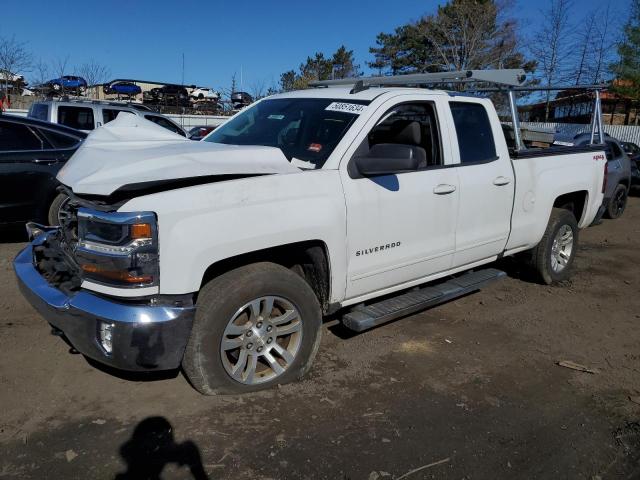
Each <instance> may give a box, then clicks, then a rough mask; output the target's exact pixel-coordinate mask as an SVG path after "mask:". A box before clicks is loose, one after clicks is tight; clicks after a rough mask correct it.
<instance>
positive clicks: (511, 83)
mask: <svg viewBox="0 0 640 480" xmlns="http://www.w3.org/2000/svg"><path fill="white" fill-rule="evenodd" d="M525 80H526V74H525V72H524V70H523V69H520V68H512V69H494V70H459V71H450V72H433V73H411V74H406V75H389V76H384V75H382V76H377V77H357V78H356V77H354V78H341V79H334V80H317V81H314V82H311V83H310V84H309V85H310V86H311V87H315V88H331V87H344V86H348V85H353V89H352V90H351V93H352V94H355V93H358V92H361V91H363V90H367V89H368V88H370V87H399V86H405V87H422V88H428V87H427V86H433V85H438V84H469V83H485V84H490V85H492V86H491V87H483V88H477V89H472V90H471V91H472V92H480V93H488V92H502V93H506V94H507V96H508V98H509V110H510V114H511V119H512V125H513V133H514V137H515V144H516V150H522V149H525V148H526V147H525V146H524V143H523V142H522V136H521V133H520V120H519V118H518V107H517V104H516V93H517V92H533V91H551V90H553V91H560V90H594V91H595V99H594V108H593V115H592V117H591V143H592V144H594V142H595V139H596V131H597V136H598V144H601V145H602V144H604V130H603V125H602V104H601V101H600V90H602V89H603V88H606V86H605V85H585V86H581V85H573V86H566V87H557V86H551V87H534V86H525V85H523V84H524V82H525Z"/></svg>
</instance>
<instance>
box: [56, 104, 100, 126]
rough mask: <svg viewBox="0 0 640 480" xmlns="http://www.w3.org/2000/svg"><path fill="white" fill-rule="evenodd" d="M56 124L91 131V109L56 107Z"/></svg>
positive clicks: (92, 120) (92, 121) (92, 123)
mask: <svg viewBox="0 0 640 480" xmlns="http://www.w3.org/2000/svg"><path fill="white" fill-rule="evenodd" d="M58 123H59V124H61V125H66V126H67V127H71V128H75V129H77V130H93V129H94V128H95V122H94V119H93V108H89V107H75V106H66V105H58Z"/></svg>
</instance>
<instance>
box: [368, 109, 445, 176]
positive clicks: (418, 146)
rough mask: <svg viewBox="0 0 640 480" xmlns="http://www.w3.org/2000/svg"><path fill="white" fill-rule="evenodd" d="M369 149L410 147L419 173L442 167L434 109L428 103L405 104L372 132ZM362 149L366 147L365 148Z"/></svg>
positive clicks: (393, 110) (384, 117) (383, 117)
mask: <svg viewBox="0 0 640 480" xmlns="http://www.w3.org/2000/svg"><path fill="white" fill-rule="evenodd" d="M365 143H366V144H367V146H368V149H369V150H371V149H372V148H374V147H375V146H378V148H382V149H384V148H385V146H386V145H404V146H407V147H410V150H409V149H408V150H407V151H411V152H412V154H413V155H415V156H416V157H417V158H418V159H419V164H418V165H419V166H418V168H419V169H423V168H428V167H434V166H438V165H442V164H443V161H442V155H441V151H440V137H439V134H438V124H437V120H436V114H435V110H434V106H433V104H431V103H428V102H419V103H403V104H400V105H397V106H395V107H393V108H392V109H390V110H389V111H387V112H386V113H385V114H384V115H383V116H382V119H381V120H380V122H379V123H378V124H377V125H376V126H375V127H374V128H373V129H372V130H371V132H369V135H368V136H367V140H366V142H365ZM361 148H362V146H361Z"/></svg>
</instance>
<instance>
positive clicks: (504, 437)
mask: <svg viewBox="0 0 640 480" xmlns="http://www.w3.org/2000/svg"><path fill="white" fill-rule="evenodd" d="M639 235H640V199H637V198H632V199H631V200H630V205H629V208H628V210H627V212H626V213H625V215H624V217H623V218H622V219H620V220H617V221H605V222H604V223H603V224H601V225H599V226H597V227H593V228H590V229H588V230H587V231H583V233H582V236H581V248H580V252H579V255H578V258H577V262H576V267H577V269H576V272H575V274H574V277H573V280H571V281H570V282H567V283H566V284H564V285H561V286H554V287H547V286H541V285H537V284H535V283H531V282H529V281H527V279H526V278H521V274H520V272H519V270H518V266H517V265H516V264H515V263H514V262H512V261H509V260H506V261H503V262H502V263H500V264H498V268H504V269H505V270H507V272H508V273H509V277H508V278H507V279H506V280H503V281H501V282H499V283H495V284H493V285H492V286H490V287H488V288H486V289H484V290H483V291H481V292H479V293H476V294H473V295H469V296H467V297H464V298H462V299H459V300H457V301H454V302H450V303H448V304H446V305H443V306H440V307H437V308H433V309H431V310H428V311H425V312H423V313H420V314H417V315H413V316H411V317H408V318H405V319H402V320H399V321H396V322H394V323H392V324H389V325H386V326H383V327H381V328H378V329H375V330H373V331H369V332H366V333H364V334H360V335H350V334H348V332H346V331H345V330H343V329H341V328H340V326H339V325H337V323H336V322H329V323H327V324H325V331H324V332H323V334H324V338H323V343H322V346H321V349H320V353H319V355H318V359H317V361H316V365H315V367H314V368H313V370H312V372H311V374H310V375H309V376H308V377H307V378H306V379H305V380H304V381H303V382H300V383H298V384H294V385H287V386H283V387H281V388H278V389H274V390H271V391H266V392H261V393H258V394H251V395H245V396H225V397H202V396H200V395H198V394H197V393H196V392H195V391H194V390H193V389H192V388H191V387H190V386H189V385H188V383H187V382H186V380H185V379H184V377H182V375H181V374H179V372H173V373H170V374H168V375H164V376H163V377H160V378H159V377H157V376H156V377H146V376H140V375H136V376H134V375H127V374H119V373H117V372H113V371H107V370H105V369H102V368H98V367H97V366H96V365H92V364H90V363H88V362H87V361H86V360H85V359H84V358H83V357H82V356H80V355H73V354H70V353H69V348H68V347H67V346H66V344H65V343H64V342H62V341H61V340H60V339H59V338H56V337H53V336H51V335H49V329H48V327H47V324H46V323H45V322H44V321H43V320H42V319H41V318H40V317H39V316H38V315H37V314H36V313H35V311H34V310H33V309H32V308H31V307H30V306H29V305H28V304H27V303H26V302H25V301H24V300H23V299H22V297H21V296H20V294H19V292H18V290H17V286H16V282H15V280H14V277H13V272H12V267H11V260H12V258H13V257H14V255H15V254H16V253H17V252H18V251H19V249H20V248H21V247H22V246H23V244H22V243H20V242H16V241H12V240H16V239H15V238H14V239H11V238H8V239H6V241H5V243H1V244H0V292H1V295H0V352H2V356H1V359H2V362H1V364H0V406H1V408H0V478H2V479H5V478H8V479H13V478H20V479H30V478H33V479H42V478H48V479H58V478H59V479H75V478H78V479H88V478H91V479H113V478H119V479H129V478H130V479H134V478H135V479H139V478H163V479H174V478H176V479H189V478H196V479H200V478H210V479H224V478H234V479H235V478H238V479H267V478H286V479H295V478H326V479H364V480H376V479H380V480H382V479H392V478H395V479H397V480H399V479H401V478H402V479H405V478H409V479H411V480H414V479H421V478H452V479H454V478H455V479H461V478H466V479H483V478H487V479H495V478H510V479H519V478H522V479H532V478H551V479H558V478H563V479H565V478H567V479H572V478H587V479H596V478H604V479H606V478H627V479H632V478H634V479H635V478H640V348H639V345H640V323H639V322H640V295H639V294H638V287H639V286H640V270H639V269H638V268H637V266H638V264H639V262H640V248H639V247H640V241H639ZM561 360H570V361H573V362H577V363H579V364H582V365H585V366H587V367H589V368H591V369H594V370H596V373H593V374H592V373H584V372H579V371H575V370H570V369H567V368H563V367H560V366H558V365H557V362H558V361H561ZM160 472H161V473H160Z"/></svg>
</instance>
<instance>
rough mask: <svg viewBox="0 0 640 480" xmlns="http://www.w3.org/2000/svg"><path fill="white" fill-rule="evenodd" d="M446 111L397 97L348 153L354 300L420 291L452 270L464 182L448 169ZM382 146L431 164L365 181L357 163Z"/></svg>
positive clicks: (345, 170)
mask: <svg viewBox="0 0 640 480" xmlns="http://www.w3.org/2000/svg"><path fill="white" fill-rule="evenodd" d="M444 107H446V105H441V104H440V103H439V99H436V100H435V101H424V96H417V95H403V96H399V97H396V98H395V99H392V100H390V101H388V102H386V103H385V104H383V105H382V106H381V107H380V108H379V109H378V111H377V112H376V113H377V115H373V116H372V118H371V120H370V122H369V123H368V124H367V126H366V127H365V128H364V129H363V131H362V132H361V133H360V135H359V137H358V138H357V139H356V141H355V142H354V144H353V145H352V147H351V148H350V149H349V150H348V151H347V155H346V156H345V158H344V159H343V162H342V165H341V177H342V183H343V188H344V192H345V200H346V206H347V263H348V265H347V291H346V298H347V299H355V298H357V299H359V300H364V299H366V298H367V295H370V296H373V293H374V292H378V293H379V292H380V291H381V290H387V291H389V292H390V291H392V290H394V289H395V290H397V289H399V288H402V286H410V285H411V284H412V283H414V284H418V283H421V281H423V280H424V278H425V277H428V276H430V275H434V274H437V273H439V272H443V271H446V270H448V269H450V268H451V266H452V262H453V255H454V251H455V227H456V221H457V211H458V198H459V197H458V194H459V192H458V184H459V182H458V174H457V169H455V168H447V166H448V165H451V164H452V157H451V151H450V148H449V147H450V145H449V139H448V137H447V136H446V134H445V135H443V132H442V131H441V130H440V128H439V122H438V118H439V117H441V115H440V112H441V111H443V110H442V109H443V108H444ZM416 124H417V126H418V127H419V128H417V127H416ZM416 132H419V134H416ZM378 144H399V145H404V146H408V147H411V148H413V149H414V150H415V151H417V152H420V150H422V151H424V159H422V160H421V161H420V165H419V166H418V168H416V169H415V170H413V171H407V172H404V173H397V174H388V175H378V176H362V175H359V174H358V171H357V167H355V160H354V159H355V158H356V157H358V156H365V157H366V155H367V154H368V153H370V151H371V148H372V147H373V146H374V145H378ZM416 149H417V150H416ZM383 150H384V149H383ZM391 150H393V149H391ZM400 150H402V149H400ZM420 155H422V153H420ZM367 160H368V159H367ZM361 161H362V159H359V160H358V163H359V164H360V162H361ZM394 287H396V288H394Z"/></svg>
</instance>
